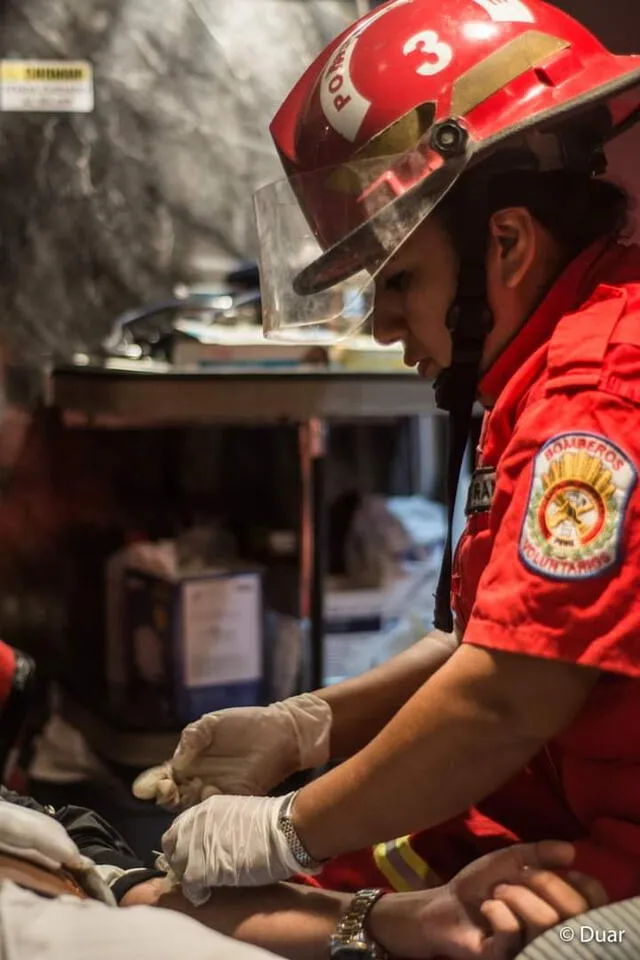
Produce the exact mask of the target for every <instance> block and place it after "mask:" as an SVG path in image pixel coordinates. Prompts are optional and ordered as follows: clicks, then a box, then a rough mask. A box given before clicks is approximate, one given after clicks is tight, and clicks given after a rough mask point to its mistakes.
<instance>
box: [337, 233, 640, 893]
mask: <svg viewBox="0 0 640 960" xmlns="http://www.w3.org/2000/svg"><path fill="white" fill-rule="evenodd" d="M480 395H481V397H483V398H488V401H489V402H490V404H492V405H491V409H489V410H488V412H487V414H486V416H485V422H484V425H483V432H482V438H481V443H480V447H479V450H478V455H477V468H478V469H477V472H476V474H475V475H474V479H473V481H472V484H471V490H470V495H469V503H468V522H467V528H466V531H465V533H464V535H463V537H462V539H461V541H460V543H459V545H458V549H457V553H456V560H455V565H454V566H455V570H454V577H453V597H452V600H453V606H454V610H455V614H456V618H457V623H458V626H459V627H460V629H461V631H462V633H463V639H464V642H471V643H473V644H475V645H479V646H484V647H487V648H492V649H496V650H502V651H507V652H509V651H511V652H513V653H519V654H526V655H529V656H535V657H548V658H551V659H559V660H568V661H572V662H574V663H580V664H585V665H588V666H592V667H598V668H600V669H601V670H602V671H604V673H603V677H602V679H601V680H600V681H599V682H598V684H597V685H596V687H595V689H594V691H593V692H592V694H591V695H590V698H589V700H588V701H587V703H586V704H585V706H584V708H583V709H582V712H581V713H580V715H579V716H578V717H577V718H576V720H575V721H574V722H573V723H572V725H571V726H570V728H569V729H567V730H566V731H565V732H564V733H562V734H561V735H559V736H557V737H556V738H555V739H554V740H553V741H552V742H551V743H549V745H548V748H547V749H546V750H545V751H544V752H543V753H542V754H541V755H539V756H538V757H537V758H535V760H534V761H533V762H532V763H531V765H530V766H529V767H528V768H527V769H526V770H524V771H523V772H522V773H521V774H519V775H517V776H515V777H514V778H513V779H512V780H511V781H510V782H509V783H507V784H506V785H505V786H504V787H502V788H501V789H500V790H499V791H497V792H496V793H495V794H494V795H492V796H491V797H489V798H487V799H486V800H485V801H484V802H483V803H482V804H480V805H479V808H478V809H474V810H471V811H469V812H468V814H467V815H466V816H465V817H461V818H456V819H455V820H453V821H451V822H449V823H446V824H442V825H441V826H439V827H438V828H436V829H432V830H427V831H425V832H424V833H421V834H418V835H415V836H413V837H411V838H410V843H411V851H410V855H409V857H408V858H407V857H404V863H405V864H407V865H410V864H411V860H412V857H413V855H414V854H415V855H416V857H415V858H414V859H416V858H417V860H418V861H419V860H420V858H423V859H424V860H426V861H427V862H428V864H429V866H430V867H431V868H432V869H433V870H434V871H435V872H436V873H437V874H439V875H440V877H442V879H444V880H446V879H448V878H449V877H451V876H452V875H453V874H455V873H456V872H457V871H458V870H459V869H460V868H461V867H463V866H464V865H465V864H467V863H468V862H469V861H470V860H472V859H474V858H475V857H477V856H479V855H480V854H482V853H485V852H487V851H488V850H491V849H495V848H496V847H500V846H503V845H505V844H509V843H512V842H514V841H516V840H522V841H532V840H542V839H566V840H573V841H576V845H577V848H578V856H577V861H576V863H575V869H577V870H581V871H583V872H585V873H589V874H591V875H593V876H595V877H597V878H598V879H599V880H600V881H601V882H602V883H603V884H604V886H605V887H606V888H607V890H608V892H609V894H610V896H611V897H612V898H613V899H623V898H625V897H627V896H631V895H637V894H640V489H639V487H638V483H637V472H638V469H639V465H640V248H638V247H634V246H632V247H624V246H621V245H619V244H603V243H598V244H596V245H595V246H593V247H591V248H590V249H589V250H587V251H585V253H583V254H582V255H580V256H579V257H578V258H577V259H576V260H575V261H574V262H573V263H572V264H571V265H570V266H569V268H568V269H567V270H566V271H565V272H564V274H563V275H562V276H561V278H560V279H559V280H558V282H557V283H556V284H555V286H554V287H553V289H552V290H551V291H550V293H549V294H548V296H547V297H546V299H545V301H544V302H543V303H542V305H541V306H540V307H539V309H538V310H537V311H536V312H535V314H534V315H533V316H532V317H531V318H530V319H529V321H528V322H527V323H526V325H525V326H524V327H523V329H522V330H521V331H520V333H519V334H518V336H517V337H516V338H515V339H514V340H513V341H512V342H511V344H510V345H509V346H508V348H507V349H506V350H505V352H504V353H503V354H502V355H501V356H500V358H499V359H498V361H497V362H496V363H495V365H494V366H493V367H492V368H491V370H490V371H489V372H488V374H487V375H486V376H485V378H484V380H483V382H482V384H481V390H480ZM396 861H397V862H396V866H397V867H398V869H397V870H396V872H395V874H394V873H393V871H391V873H390V871H389V870H388V869H387V868H386V866H385V864H384V863H383V862H382V861H381V859H380V849H379V848H378V850H377V851H376V852H375V855H374V851H361V852H359V853H356V854H352V855H350V856H347V857H341V858H338V859H336V860H335V861H333V862H332V863H331V864H329V865H328V866H327V868H326V869H325V871H324V873H323V875H322V876H321V877H320V880H319V882H320V883H321V884H322V885H323V886H327V887H330V886H333V887H341V888H343V889H357V888H360V887H366V886H386V887H388V888H389V887H390V888H396V889H398V888H404V889H406V888H407V886H410V885H411V881H410V878H409V877H408V876H404V874H406V873H407V871H403V861H402V860H398V859H397V857H396ZM381 863H382V868H381ZM409 873H410V871H409ZM417 873H418V874H419V871H417ZM399 874H402V875H403V877H404V878H403V880H402V885H400V883H396V882H394V881H393V879H392V877H393V876H398V875H399ZM390 878H391V879H390ZM416 885H420V884H419V883H417V884H416Z"/></svg>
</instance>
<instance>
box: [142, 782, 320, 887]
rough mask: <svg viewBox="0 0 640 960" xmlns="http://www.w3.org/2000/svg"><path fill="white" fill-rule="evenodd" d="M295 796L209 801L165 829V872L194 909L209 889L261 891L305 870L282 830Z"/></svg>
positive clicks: (227, 798)
mask: <svg viewBox="0 0 640 960" xmlns="http://www.w3.org/2000/svg"><path fill="white" fill-rule="evenodd" d="M292 797H293V794H289V795H288V796H286V797H210V798H209V799H208V800H205V801H204V802H203V803H200V804H198V806H196V807H192V808H191V810H187V811H186V812H185V813H182V814H181V815H180V816H179V817H178V818H177V819H176V820H175V821H174V822H173V824H172V825H171V827H170V828H169V830H167V832H166V833H165V835H164V836H163V838H162V849H163V851H164V858H161V862H162V868H163V869H166V868H167V867H168V869H169V872H170V876H171V879H173V878H175V879H177V880H178V881H179V882H180V883H181V885H182V891H183V893H184V895H185V896H186V897H187V899H188V900H190V901H191V903H193V904H195V905H196V906H199V905H200V904H202V903H204V902H205V901H206V900H208V899H209V889H210V888H211V887H221V886H222V887H262V886H267V885H268V884H270V883H276V882H277V881H279V880H287V879H289V878H290V877H292V876H293V875H294V874H296V873H303V872H305V871H303V869H302V868H301V867H300V864H299V863H298V861H297V860H296V859H295V857H294V856H293V853H292V852H291V850H290V849H289V845H288V843H287V841H286V839H285V837H284V834H283V833H282V832H281V830H280V829H279V827H278V817H279V816H280V813H281V811H282V810H283V808H284V807H285V806H286V804H288V803H289V802H290V801H291V798H292ZM159 865H160V864H159ZM318 869H320V868H318ZM306 872H307V873H308V872H311V871H309V870H307V871H306Z"/></svg>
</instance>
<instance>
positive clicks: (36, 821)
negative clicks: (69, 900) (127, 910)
mask: <svg viewBox="0 0 640 960" xmlns="http://www.w3.org/2000/svg"><path fill="white" fill-rule="evenodd" d="M0 852H2V853H7V854H10V855H13V856H15V857H21V858H22V859H23V860H28V861H29V862H30V863H35V864H37V865H38V866H41V867H44V868H45V869H47V870H59V869H60V867H65V868H66V869H67V870H69V871H70V872H71V873H73V874H74V875H75V876H76V877H77V878H78V880H79V882H80V884H81V886H82V887H83V888H84V889H85V890H86V891H88V892H90V893H91V894H92V895H93V896H95V897H98V898H99V899H100V900H103V901H104V902H105V903H108V904H112V905H114V904H115V900H114V898H113V894H112V893H111V891H110V890H109V887H108V886H107V884H106V882H105V880H104V879H103V877H102V876H101V874H100V872H99V870H98V869H97V867H96V865H95V864H94V862H93V860H90V859H89V857H85V856H83V855H82V854H81V853H80V851H79V849H78V847H77V846H76V844H75V843H74V842H73V840H72V839H71V837H70V836H69V834H68V833H67V831H66V830H65V829H64V827H63V826H62V824H61V823H58V821H57V820H54V819H53V817H49V816H47V814H46V813H40V811H39V810H30V809H29V808H28V807H19V806H17V804H15V803H8V802H7V801H5V800H0Z"/></svg>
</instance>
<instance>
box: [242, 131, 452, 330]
mask: <svg viewBox="0 0 640 960" xmlns="http://www.w3.org/2000/svg"><path fill="white" fill-rule="evenodd" d="M470 157H471V152H470V150H469V149H467V150H466V151H465V150H463V151H461V152H460V153H459V155H457V156H454V157H451V158H448V159H447V160H446V162H445V160H444V159H443V157H442V155H441V154H440V153H439V152H437V151H436V150H433V149H432V148H431V147H430V146H428V145H425V144H423V143H419V144H418V145H416V147H415V149H414V150H413V151H410V152H408V153H407V152H404V153H403V154H400V155H397V156H385V157H377V158H375V159H366V160H356V161H353V162H349V163H345V164H342V165H340V166H337V167H334V168H330V169H322V170H318V171H314V172H313V173H307V174H302V175H299V176H294V177H291V178H289V179H283V180H279V181H277V182H276V183H272V184H270V185H269V186H266V187H264V188H262V189H261V190H259V191H258V192H257V193H256V194H255V196H254V205H255V212H256V220H257V228H258V237H259V242H260V284H261V292H262V315H263V328H264V333H265V336H266V337H267V338H268V339H274V340H283V341H288V342H299V341H305V342H310V343H336V342H338V341H340V340H344V339H346V338H348V337H350V336H352V335H353V334H354V333H356V332H357V331H358V330H361V329H362V328H363V327H364V326H365V324H366V323H367V320H368V318H369V317H370V316H371V314H372V312H373V307H374V295H375V285H376V278H377V276H378V274H379V273H380V271H381V270H382V269H383V268H384V267H385V265H386V264H387V263H388V262H389V261H390V260H391V258H392V257H393V256H394V255H395V253H397V251H398V250H399V249H400V247H401V246H402V245H403V243H405V242H406V241H407V240H408V239H409V237H410V236H411V235H412V234H413V233H414V232H415V230H416V229H417V228H418V227H419V226H420V224H422V223H423V222H424V220H425V219H426V218H427V217H428V216H430V214H431V213H433V211H434V209H435V208H436V206H437V205H438V203H439V202H440V201H441V200H442V198H443V197H444V196H445V195H446V194H447V193H448V191H449V190H450V189H451V187H452V186H453V185H454V184H455V183H456V181H457V180H458V178H459V177H460V176H461V174H462V173H463V171H464V170H465V169H466V167H467V165H468V163H469V160H470Z"/></svg>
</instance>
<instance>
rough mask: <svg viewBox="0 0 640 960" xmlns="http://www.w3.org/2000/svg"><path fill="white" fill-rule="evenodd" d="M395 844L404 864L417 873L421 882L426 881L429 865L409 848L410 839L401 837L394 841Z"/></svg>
mask: <svg viewBox="0 0 640 960" xmlns="http://www.w3.org/2000/svg"><path fill="white" fill-rule="evenodd" d="M396 844H397V847H396V849H397V850H398V853H399V854H400V856H401V857H402V859H403V860H404V862H405V863H406V864H407V865H408V866H409V867H411V869H412V870H413V871H414V873H417V875H418V876H419V877H420V879H421V880H422V881H424V880H426V879H427V874H428V873H429V864H428V863H427V861H426V860H423V859H422V857H421V856H419V855H418V854H417V853H416V852H415V850H414V849H413V847H412V846H411V840H410V838H409V837H401V838H400V839H399V840H396Z"/></svg>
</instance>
